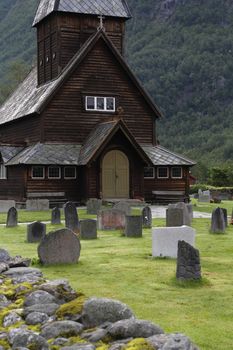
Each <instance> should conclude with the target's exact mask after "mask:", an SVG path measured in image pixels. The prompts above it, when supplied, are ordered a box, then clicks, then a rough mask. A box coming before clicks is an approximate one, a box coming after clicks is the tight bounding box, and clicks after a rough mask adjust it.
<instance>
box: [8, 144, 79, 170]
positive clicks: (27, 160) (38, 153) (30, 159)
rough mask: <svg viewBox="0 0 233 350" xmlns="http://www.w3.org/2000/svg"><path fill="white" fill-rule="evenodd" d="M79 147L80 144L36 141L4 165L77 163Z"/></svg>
mask: <svg viewBox="0 0 233 350" xmlns="http://www.w3.org/2000/svg"><path fill="white" fill-rule="evenodd" d="M80 149H81V145H74V144H42V143H37V144H35V145H32V146H28V147H26V148H24V149H23V150H22V151H21V152H19V153H18V154H17V155H16V156H14V157H13V158H12V159H11V160H9V161H8V162H7V164H6V165H7V166H8V165H19V164H31V165H33V164H34V165H38V164H43V165H55V164H57V165H78V159H79V153H80Z"/></svg>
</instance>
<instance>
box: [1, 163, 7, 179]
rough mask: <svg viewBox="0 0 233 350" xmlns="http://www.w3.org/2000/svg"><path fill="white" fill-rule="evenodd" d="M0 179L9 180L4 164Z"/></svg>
mask: <svg viewBox="0 0 233 350" xmlns="http://www.w3.org/2000/svg"><path fill="white" fill-rule="evenodd" d="M0 179H1V180H6V179H7V170H6V167H5V165H4V164H0Z"/></svg>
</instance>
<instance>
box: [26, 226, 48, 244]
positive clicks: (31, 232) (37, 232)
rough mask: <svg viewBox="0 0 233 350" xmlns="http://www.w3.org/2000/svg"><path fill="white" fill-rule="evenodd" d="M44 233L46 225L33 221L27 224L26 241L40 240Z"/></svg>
mask: <svg viewBox="0 0 233 350" xmlns="http://www.w3.org/2000/svg"><path fill="white" fill-rule="evenodd" d="M45 235H46V225H45V224H43V223H42V222H40V221H36V222H33V223H31V224H29V225H27V242H28V243H35V242H40V241H41V240H42V238H43V237H44V236H45Z"/></svg>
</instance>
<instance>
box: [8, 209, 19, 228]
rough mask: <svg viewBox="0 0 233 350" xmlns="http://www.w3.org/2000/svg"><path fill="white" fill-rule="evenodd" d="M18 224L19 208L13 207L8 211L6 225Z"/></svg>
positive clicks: (13, 225)
mask: <svg viewBox="0 0 233 350" xmlns="http://www.w3.org/2000/svg"><path fill="white" fill-rule="evenodd" d="M17 225H18V212H17V209H16V208H14V207H12V208H10V209H9V210H8V213H7V222H6V227H15V226H17Z"/></svg>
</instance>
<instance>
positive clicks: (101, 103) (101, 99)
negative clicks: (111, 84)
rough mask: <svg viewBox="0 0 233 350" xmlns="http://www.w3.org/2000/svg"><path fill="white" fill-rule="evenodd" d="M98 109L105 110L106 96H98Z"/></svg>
mask: <svg viewBox="0 0 233 350" xmlns="http://www.w3.org/2000/svg"><path fill="white" fill-rule="evenodd" d="M97 109H99V110H101V111H103V110H104V109H105V108H104V97H97Z"/></svg>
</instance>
